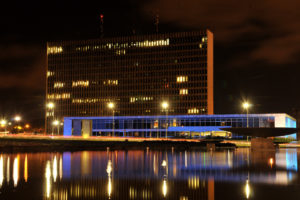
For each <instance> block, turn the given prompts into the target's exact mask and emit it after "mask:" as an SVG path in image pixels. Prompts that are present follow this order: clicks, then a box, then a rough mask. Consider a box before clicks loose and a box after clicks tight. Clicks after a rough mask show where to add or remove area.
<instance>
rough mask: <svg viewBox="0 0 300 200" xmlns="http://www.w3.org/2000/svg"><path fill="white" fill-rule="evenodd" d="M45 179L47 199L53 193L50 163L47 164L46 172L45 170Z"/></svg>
mask: <svg viewBox="0 0 300 200" xmlns="http://www.w3.org/2000/svg"><path fill="white" fill-rule="evenodd" d="M45 178H46V197H47V198H49V197H50V192H51V169H50V161H47V163H46V170H45Z"/></svg>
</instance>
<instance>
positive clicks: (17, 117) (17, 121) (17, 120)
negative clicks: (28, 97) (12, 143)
mask: <svg viewBox="0 0 300 200" xmlns="http://www.w3.org/2000/svg"><path fill="white" fill-rule="evenodd" d="M21 119H22V118H21V117H20V116H19V115H17V116H15V118H14V120H15V121H16V124H17V125H19V121H21ZM17 133H19V127H17Z"/></svg>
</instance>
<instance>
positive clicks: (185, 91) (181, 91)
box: [179, 89, 189, 95]
mask: <svg viewBox="0 0 300 200" xmlns="http://www.w3.org/2000/svg"><path fill="white" fill-rule="evenodd" d="M188 93H189V90H188V89H180V90H179V94H180V95H188Z"/></svg>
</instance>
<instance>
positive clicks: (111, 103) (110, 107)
mask: <svg viewBox="0 0 300 200" xmlns="http://www.w3.org/2000/svg"><path fill="white" fill-rule="evenodd" d="M107 106H108V108H109V109H111V110H112V113H113V116H112V117H113V118H112V125H113V127H112V128H113V136H115V110H114V108H115V104H114V103H113V102H109V103H108V104H107Z"/></svg>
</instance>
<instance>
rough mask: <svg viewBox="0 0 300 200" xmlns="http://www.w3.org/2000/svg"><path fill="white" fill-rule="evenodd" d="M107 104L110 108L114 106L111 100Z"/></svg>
mask: <svg viewBox="0 0 300 200" xmlns="http://www.w3.org/2000/svg"><path fill="white" fill-rule="evenodd" d="M107 106H108V108H110V109H112V108H114V107H115V104H114V103H112V102H110V103H108V104H107Z"/></svg>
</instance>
